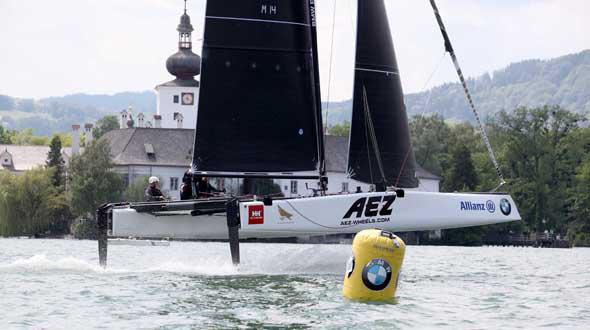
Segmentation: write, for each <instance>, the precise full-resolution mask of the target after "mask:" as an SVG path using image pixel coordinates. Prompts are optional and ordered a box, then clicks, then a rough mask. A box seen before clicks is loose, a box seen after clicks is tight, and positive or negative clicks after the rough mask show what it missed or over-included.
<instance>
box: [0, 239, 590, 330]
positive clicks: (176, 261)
mask: <svg viewBox="0 0 590 330" xmlns="http://www.w3.org/2000/svg"><path fill="white" fill-rule="evenodd" d="M349 254H350V246H347V245H292V244H243V245H242V261H243V263H242V265H241V266H240V267H239V269H236V268H235V267H233V266H232V265H231V261H230V257H229V248H228V246H227V245H226V244H223V243H180V242H172V243H171V245H170V247H127V246H112V247H111V248H110V250H109V258H110V259H109V267H108V268H107V269H106V270H104V269H102V268H100V267H98V266H97V264H98V260H97V255H96V242H91V241H62V240H12V239H0V296H1V297H2V299H0V311H2V312H1V314H2V317H1V318H0V328H2V329H5V328H19V327H32V328H97V327H106V328H117V329H136V328H160V327H161V328H166V329H168V328H170V329H174V328H187V327H188V328H190V327H195V328H219V327H222V328H228V327H245V328H248V327H254V328H256V327H263V326H268V327H272V326H276V327H281V328H282V327H291V328H308V327H319V326H321V327H323V328H333V329H341V328H367V329H369V328H370V329H374V328H383V329H394V328H408V327H412V328H425V327H426V328H487V329H495V328H499V327H508V328H515V327H523V328H531V327H533V328H535V327H541V326H546V327H553V328H580V329H585V328H590V306H589V305H588V303H587V302H588V301H590V277H589V276H587V274H585V272H586V271H587V269H590V249H571V250H548V249H532V248H487V247H483V248H457V247H424V246H410V247H408V250H407V254H406V260H405V263H404V269H403V275H402V279H401V282H400V288H399V290H398V291H397V294H398V297H397V298H396V303H394V304H374V303H359V302H353V301H348V300H346V299H344V298H342V296H341V294H340V291H341V289H342V276H343V274H344V270H345V264H346V260H347V258H348V256H349Z"/></svg>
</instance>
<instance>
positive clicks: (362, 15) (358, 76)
mask: <svg viewBox="0 0 590 330" xmlns="http://www.w3.org/2000/svg"><path fill="white" fill-rule="evenodd" d="M351 126H352V127H351V132H350V148H349V156H348V167H349V172H350V176H351V178H352V179H355V180H358V181H362V182H367V183H373V184H376V185H378V186H380V187H383V186H385V185H389V186H391V185H394V186H397V187H400V188H413V187H416V186H417V185H418V182H417V180H416V178H415V158H414V151H413V149H412V144H411V142H410V133H409V127H408V118H407V115H406V107H405V104H404V99H403V92H402V86H401V81H400V77H399V71H398V67H397V61H396V59H395V51H394V49H393V42H392V40H391V33H390V29H389V22H388V20H387V13H386V10H385V5H384V3H383V0H370V1H367V0H359V1H358V21H357V41H356V61H355V79H354V97H353V109H352V125H351Z"/></svg>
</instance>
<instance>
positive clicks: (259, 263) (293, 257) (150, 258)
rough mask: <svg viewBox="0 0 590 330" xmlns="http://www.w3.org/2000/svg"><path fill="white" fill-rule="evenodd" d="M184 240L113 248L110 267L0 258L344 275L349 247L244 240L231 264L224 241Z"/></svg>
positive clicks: (32, 266)
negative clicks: (192, 242) (170, 244)
mask: <svg viewBox="0 0 590 330" xmlns="http://www.w3.org/2000/svg"><path fill="white" fill-rule="evenodd" d="M184 244H185V243H179V245H176V244H175V245H176V246H175V247H176V248H173V249H172V250H169V249H168V248H166V247H155V248H153V249H148V250H145V248H141V247H139V248H138V247H127V248H119V249H113V251H112V255H111V256H112V258H111V262H110V263H109V266H108V267H107V268H106V269H103V268H102V267H100V266H99V265H98V261H97V260H96V259H94V258H92V259H84V258H81V257H73V256H68V257H61V258H52V257H51V256H47V255H45V254H37V255H34V256H31V257H25V258H19V259H16V260H12V261H4V262H0V273H21V272H24V273H48V272H49V273H82V274H89V273H95V274H122V273H129V274H142V273H177V274H186V275H202V276H248V275H313V274H335V275H336V274H337V275H340V274H342V273H343V271H344V267H345V264H346V260H347V258H348V257H349V255H350V247H349V246H342V245H299V244H293V245H291V244H244V245H243V246H242V251H243V252H242V256H243V258H242V263H241V264H240V266H239V267H235V266H234V265H232V263H231V258H230V256H229V251H228V249H227V246H226V245H225V244H220V245H219V246H217V244H215V243H212V244H211V243H210V244H209V245H201V246H199V249H189V247H190V246H184ZM189 244H190V243H189ZM205 244H206V243H205ZM187 245H188V244H187ZM220 247H222V248H220ZM141 249H144V250H143V252H144V253H141V254H136V253H137V252H138V251H140V250H141ZM179 250H184V251H183V252H184V253H178V251H179ZM195 250H196V251H195Z"/></svg>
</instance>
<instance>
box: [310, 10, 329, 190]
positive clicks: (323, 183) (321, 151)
mask: <svg viewBox="0 0 590 330" xmlns="http://www.w3.org/2000/svg"><path fill="white" fill-rule="evenodd" d="M309 22H310V33H311V52H312V56H313V71H314V72H313V76H314V87H315V93H314V94H315V105H316V125H317V132H318V133H317V134H318V162H319V169H318V170H319V174H320V182H319V183H320V190H321V191H322V192H325V191H326V190H328V176H327V173H326V150H325V146H324V131H323V121H322V96H321V86H320V69H319V63H320V61H319V57H318V35H317V21H316V7H315V0H309Z"/></svg>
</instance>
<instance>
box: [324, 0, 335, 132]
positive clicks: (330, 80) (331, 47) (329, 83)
mask: <svg viewBox="0 0 590 330" xmlns="http://www.w3.org/2000/svg"><path fill="white" fill-rule="evenodd" d="M335 27H336V0H334V13H333V15H332V40H331V41H330V43H331V45H330V66H329V69H328V95H327V97H328V99H327V102H326V122H325V124H324V132H323V134H326V132H327V131H328V115H329V114H330V85H331V84H332V62H333V60H334V30H335Z"/></svg>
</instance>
